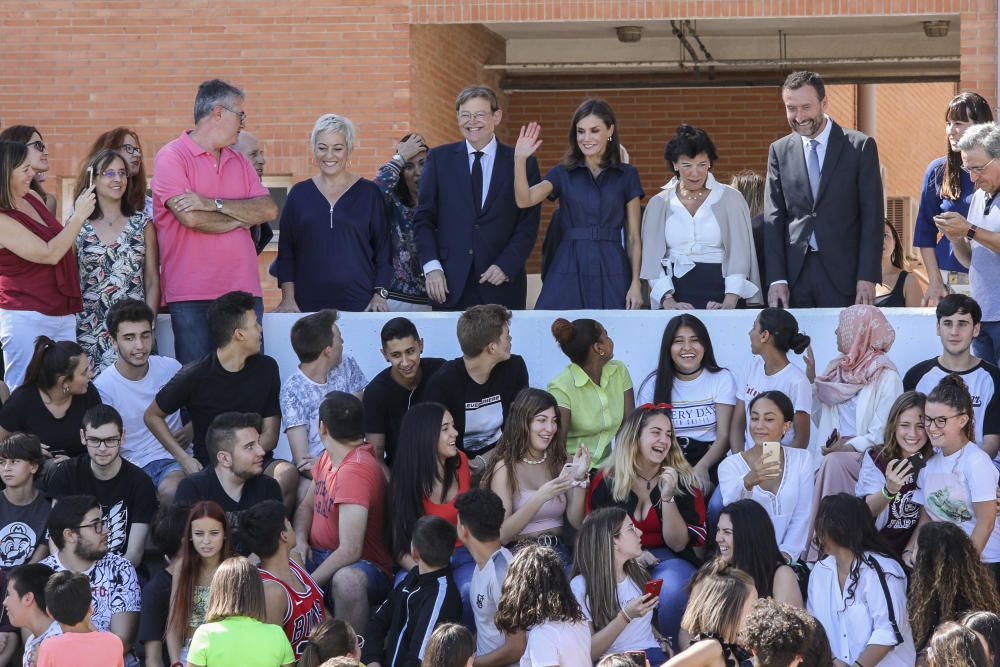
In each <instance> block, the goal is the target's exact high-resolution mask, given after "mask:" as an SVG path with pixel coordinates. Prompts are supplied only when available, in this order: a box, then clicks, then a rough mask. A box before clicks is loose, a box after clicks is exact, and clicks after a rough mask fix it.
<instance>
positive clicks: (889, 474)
mask: <svg viewBox="0 0 1000 667" xmlns="http://www.w3.org/2000/svg"><path fill="white" fill-rule="evenodd" d="M911 474H913V465H911V464H910V462H909V461H907V460H906V459H896V460H894V461H889V465H888V466H886V468H885V488H886V489H887V490H888V491H889V493H899V490H900V489H902V488H903V487H904V486H906V483H907V482H908V481H910V475H911Z"/></svg>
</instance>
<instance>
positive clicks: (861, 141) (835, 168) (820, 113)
mask: <svg viewBox="0 0 1000 667" xmlns="http://www.w3.org/2000/svg"><path fill="white" fill-rule="evenodd" d="M781 99H782V101H783V102H784V105H785V115H786V116H787V117H788V124H789V125H790V126H791V128H792V130H793V131H792V133H791V134H789V135H788V136H785V137H783V138H781V139H778V140H777V141H775V142H774V143H773V144H771V148H770V150H769V151H768V156H767V182H766V184H765V187H764V253H765V257H766V265H767V276H766V278H765V281H766V282H767V283H768V284H769V285H770V287H769V289H768V293H767V301H768V305H770V306H772V307H786V308H787V307H789V306H791V307H793V308H816V307H818V308H843V307H846V306H850V305H852V304H855V303H863V304H871V303H872V302H873V301H874V299H875V284H876V283H878V282H880V281H881V279H882V232H883V225H884V219H885V215H884V208H883V198H882V177H881V175H880V174H879V162H878V149H877V148H876V146H875V140H874V139H872V138H871V137H868V136H865V135H864V134H862V133H860V132H857V131H855V130H845V129H843V128H841V127H840V126H839V125H838V124H837V123H835V122H834V121H833V120H832V119H831V118H830V117H829V116H827V115H826V110H827V107H828V105H829V100H828V99H827V97H826V88H825V86H824V85H823V79H822V78H820V76H819V75H818V74H816V73H815V72H793V73H792V74H789V75H788V78H787V79H785V83H784V85H783V86H782V89H781Z"/></svg>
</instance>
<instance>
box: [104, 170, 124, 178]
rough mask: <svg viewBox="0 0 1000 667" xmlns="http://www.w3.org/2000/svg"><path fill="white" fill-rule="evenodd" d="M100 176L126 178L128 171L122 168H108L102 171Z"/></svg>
mask: <svg viewBox="0 0 1000 667" xmlns="http://www.w3.org/2000/svg"><path fill="white" fill-rule="evenodd" d="M101 176H103V177H104V178H114V177H115V176H117V177H118V178H128V172H127V171H125V170H124V169H108V170H107V171H105V172H102V173H101Z"/></svg>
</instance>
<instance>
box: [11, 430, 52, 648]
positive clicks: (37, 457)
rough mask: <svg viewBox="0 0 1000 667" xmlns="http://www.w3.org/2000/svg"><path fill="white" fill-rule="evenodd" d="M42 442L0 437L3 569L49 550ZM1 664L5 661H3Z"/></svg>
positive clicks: (26, 437)
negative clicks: (41, 486)
mask: <svg viewBox="0 0 1000 667" xmlns="http://www.w3.org/2000/svg"><path fill="white" fill-rule="evenodd" d="M44 460H45V459H44V456H43V454H42V443H41V442H39V441H38V436H35V435H28V434H27V433H14V434H12V435H9V436H7V437H6V438H4V439H2V440H0V478H2V479H3V483H4V489H3V492H2V493H0V570H10V569H11V568H13V567H16V566H18V565H23V564H24V563H28V562H31V563H36V562H38V561H40V560H41V559H43V558H45V557H46V556H47V555H48V554H49V545H48V542H46V541H45V522H46V521H48V518H49V510H51V509H52V504H51V503H50V502H49V499H48V498H47V497H46V496H45V494H44V493H41V492H40V491H39V490H38V488H37V480H38V478H39V476H40V475H41V470H42V464H43V463H44ZM0 664H2V663H0Z"/></svg>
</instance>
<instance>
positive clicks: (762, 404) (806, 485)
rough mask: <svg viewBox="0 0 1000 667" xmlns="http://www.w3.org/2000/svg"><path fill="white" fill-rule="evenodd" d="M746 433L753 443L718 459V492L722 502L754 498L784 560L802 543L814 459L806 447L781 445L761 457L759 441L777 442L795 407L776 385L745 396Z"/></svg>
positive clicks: (796, 555)
mask: <svg viewBox="0 0 1000 667" xmlns="http://www.w3.org/2000/svg"><path fill="white" fill-rule="evenodd" d="M749 408H750V434H751V435H752V436H753V439H754V447H753V448H752V449H747V450H746V451H743V452H740V453H739V454H734V455H733V456H727V457H726V459H725V460H724V461H723V462H722V463H721V464H719V492H720V494H721V496H722V502H723V504H725V505H728V504H729V503H734V502H736V501H737V500H741V499H743V498H749V499H751V500H754V501H756V502H757V503H759V504H760V505H761V506H762V507H763V508H764V509H765V510H767V515H768V516H769V517H771V523H772V524H773V525H774V536H775V537H776V538H777V540H778V548H779V549H781V555H782V557H783V558H784V559H785V562H786V563H791V562H793V561H795V560H797V559H798V558H799V557H800V555H801V554H802V552H803V551H804V550H805V548H806V534H807V533H808V531H809V515H810V511H811V508H812V496H813V460H812V455H810V454H809V452H808V451H806V450H805V449H797V448H795V447H788V446H785V445H781V446H780V449H779V460H778V461H777V462H774V463H766V462H765V461H764V460H763V447H760V446H759V445H761V443H764V442H782V438H783V436H784V435H785V434H787V433H788V431H789V430H791V428H792V421H793V419H794V418H795V417H794V415H795V408H794V407H792V401H791V400H789V398H788V397H787V396H785V395H784V394H783V393H781V392H780V391H765V392H764V393H762V394H758V395H757V396H755V397H754V398H753V400H751V401H750V406H749Z"/></svg>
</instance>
